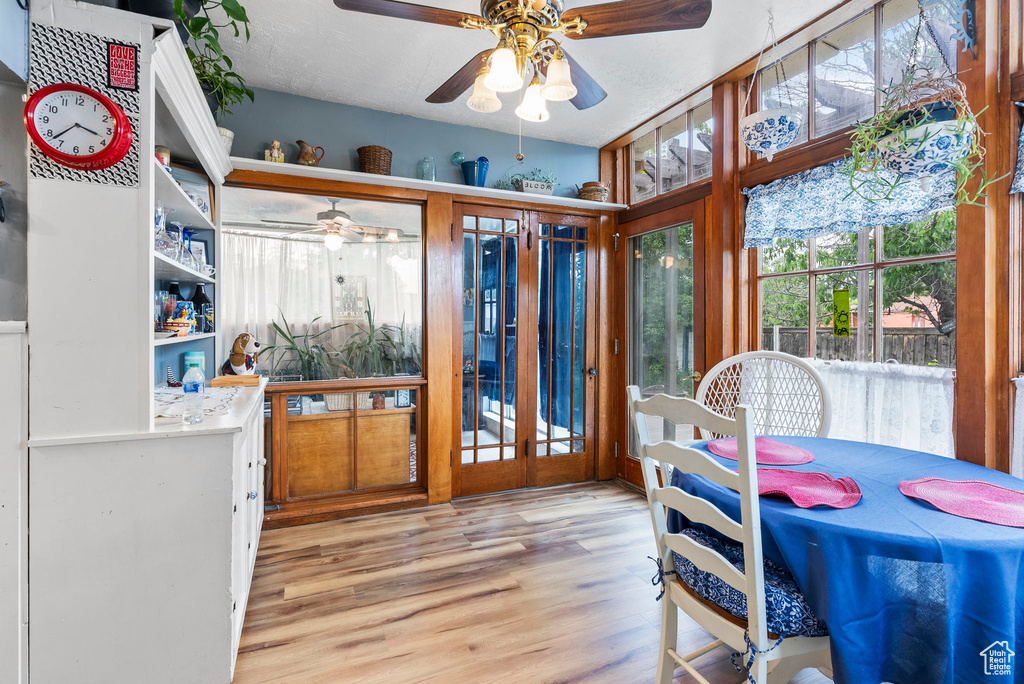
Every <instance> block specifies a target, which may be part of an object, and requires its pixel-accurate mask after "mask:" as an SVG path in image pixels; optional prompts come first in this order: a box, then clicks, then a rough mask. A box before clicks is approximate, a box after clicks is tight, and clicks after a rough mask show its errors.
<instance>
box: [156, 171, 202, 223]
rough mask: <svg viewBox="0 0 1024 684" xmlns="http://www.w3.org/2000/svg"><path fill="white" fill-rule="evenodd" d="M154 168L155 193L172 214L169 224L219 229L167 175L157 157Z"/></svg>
mask: <svg viewBox="0 0 1024 684" xmlns="http://www.w3.org/2000/svg"><path fill="white" fill-rule="evenodd" d="M153 167H154V171H153V193H154V195H156V199H157V201H159V202H161V203H162V204H163V205H164V209H165V210H166V211H169V212H171V214H170V216H168V218H167V222H168V223H174V222H178V221H180V222H181V223H184V224H187V225H188V226H189V227H191V228H199V229H200V230H216V229H217V227H216V226H214V225H213V222H212V221H210V218H209V217H208V216H207V215H206V214H204V213H203V212H201V211H199V207H197V206H196V205H195V204H193V202H192V200H191V199H189V197H188V195H186V194H185V191H184V190H182V189H181V186H180V185H178V183H177V181H175V180H174V178H173V177H172V176H171V174H169V173H167V169H165V168H164V167H163V166H162V165H161V164H160V162H159V160H157V158H156V157H153Z"/></svg>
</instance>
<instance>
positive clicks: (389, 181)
mask: <svg viewBox="0 0 1024 684" xmlns="http://www.w3.org/2000/svg"><path fill="white" fill-rule="evenodd" d="M231 166H232V168H233V169H235V170H239V171H262V172H264V173H282V174H286V175H289V176H302V177H304V178H323V179H326V180H333V181H343V182H348V183H366V184H367V185H381V186H385V187H390V188H408V189H410V190H426V191H428V192H447V193H451V194H453V195H468V196H471V197H489V198H491V199H502V200H509V201H512V202H517V203H530V204H550V205H551V206H555V207H571V208H576V209H593V210H596V211H619V210H620V209H626V208H627V205H625V204H612V203H611V202H591V201H590V200H581V199H578V198H576V197H558V196H554V195H533V194H530V193H526V192H517V191H515V190H497V189H495V188H478V187H476V186H475V185H461V184H459V183H443V182H441V181H425V180H420V179H419V178H403V177H402V176H381V175H378V174H375V173H362V172H360V171H343V170H341V169H324V168H320V167H319V166H302V165H301V164H281V163H278V162H268V161H263V160H261V159H245V158H243V157H231Z"/></svg>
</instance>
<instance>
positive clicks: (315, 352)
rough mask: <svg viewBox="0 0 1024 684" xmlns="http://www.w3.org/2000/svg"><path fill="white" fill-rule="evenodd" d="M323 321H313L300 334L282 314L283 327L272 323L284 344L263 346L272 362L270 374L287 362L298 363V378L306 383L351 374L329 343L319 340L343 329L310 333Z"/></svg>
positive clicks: (264, 352)
mask: <svg viewBox="0 0 1024 684" xmlns="http://www.w3.org/2000/svg"><path fill="white" fill-rule="evenodd" d="M278 311H280V309H278ZM321 318H322V316H317V317H316V318H314V319H313V320H312V321H310V324H309V327H308V328H307V329H306V332H305V333H302V334H301V335H300V334H298V333H297V332H295V331H294V330H293V329H292V326H291V324H289V323H288V319H286V318H285V317H284V313H283V312H281V321H282V322H283V323H284V325H283V326H282V325H281V324H279V323H278V322H277V321H273V322H272V323H271V327H273V329H274V332H276V333H277V335H278V338H279V340H283V342H278V343H277V344H272V345H270V346H268V347H264V348H263V350H262V351H261V355H263V356H269V357H270V358H271V359H273V364H272V365H271V371H275V370H277V367H278V364H280V363H281V361H282V360H285V359H287V360H288V361H289V362H290V363H295V364H297V366H298V371H299V375H301V376H302V379H303V380H333V379H334V378H336V377H344V376H345V375H347V374H348V372H349V369H348V368H347V367H346V366H345V365H344V364H343V363H341V361H340V354H339V353H338V352H337V351H334V350H333V349H332V348H331V346H330V345H329V344H324V343H320V342H317V341H316V340H319V339H320V338H321V337H323V336H324V335H327V334H330V333H331V332H332V331H334V330H336V329H337V328H340V327H342V326H341V325H335V326H331V327H330V328H326V329H325V330H321V331H319V332H315V333H314V332H310V330H311V329H312V328H313V324H314V323H316V322H317V321H319V320H320V319H321Z"/></svg>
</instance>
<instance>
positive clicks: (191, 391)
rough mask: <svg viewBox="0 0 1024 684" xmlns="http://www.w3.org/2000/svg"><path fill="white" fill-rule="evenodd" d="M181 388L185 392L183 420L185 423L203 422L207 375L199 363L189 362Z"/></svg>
mask: <svg viewBox="0 0 1024 684" xmlns="http://www.w3.org/2000/svg"><path fill="white" fill-rule="evenodd" d="M181 388H182V389H183V390H184V392H185V399H184V404H183V408H182V412H181V422H182V423H184V424H185V425H195V424H196V423H201V422H203V395H204V393H205V391H206V377H205V376H204V375H203V371H202V370H201V369H200V368H199V364H198V363H191V364H189V367H188V369H187V370H186V371H185V377H183V378H182V379H181Z"/></svg>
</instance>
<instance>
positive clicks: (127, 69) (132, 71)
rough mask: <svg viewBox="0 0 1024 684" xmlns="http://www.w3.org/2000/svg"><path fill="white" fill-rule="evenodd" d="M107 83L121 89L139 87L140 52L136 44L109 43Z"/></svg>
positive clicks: (136, 88)
mask: <svg viewBox="0 0 1024 684" xmlns="http://www.w3.org/2000/svg"><path fill="white" fill-rule="evenodd" d="M107 85H108V86H110V87H111V88H118V89H120V90H138V89H139V52H138V49H137V48H136V47H135V46H134V45H124V44H122V43H114V42H108V43H107Z"/></svg>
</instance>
